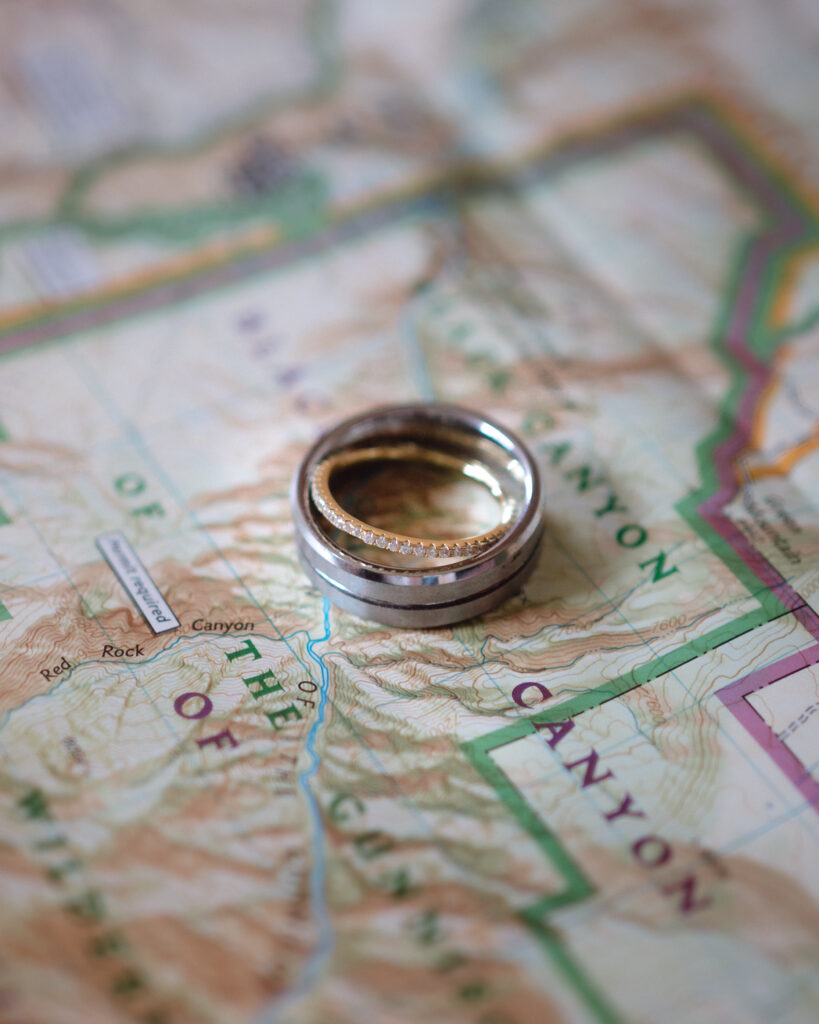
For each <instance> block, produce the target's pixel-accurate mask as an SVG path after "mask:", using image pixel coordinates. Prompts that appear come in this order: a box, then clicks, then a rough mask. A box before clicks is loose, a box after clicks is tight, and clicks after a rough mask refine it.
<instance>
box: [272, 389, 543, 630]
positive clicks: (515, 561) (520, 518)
mask: <svg viewBox="0 0 819 1024" xmlns="http://www.w3.org/2000/svg"><path fill="white" fill-rule="evenodd" d="M373 446H395V447H396V449H399V448H401V446H423V447H424V448H426V449H428V450H432V451H437V452H441V453H443V454H445V455H447V456H452V457H455V458H457V459H461V460H464V462H473V461H475V462H478V463H480V464H481V465H483V466H485V467H487V468H488V470H489V471H490V472H491V473H492V474H493V477H494V478H495V479H498V480H502V482H503V487H504V496H505V498H506V499H508V501H509V503H510V504H511V506H512V507H513V508H514V517H513V518H512V520H511V521H510V522H508V523H506V524H504V529H503V530H502V531H499V532H498V539H497V540H495V541H494V543H491V544H490V545H489V546H488V547H486V548H483V549H481V550H479V551H478V553H477V554H472V555H467V556H465V557H456V558H449V559H444V560H442V559H436V560H435V564H430V565H422V566H421V567H414V568H406V569H404V568H397V567H396V566H394V565H388V564H381V563H380V562H379V561H376V560H374V559H373V560H371V559H370V558H368V557H366V556H365V555H364V554H362V553H361V552H359V551H356V552H355V553H352V552H350V551H349V550H346V549H345V547H343V546H342V544H341V543H340V541H341V540H342V538H343V536H344V532H343V530H340V529H339V526H338V525H336V524H334V523H333V522H331V521H330V520H329V519H328V518H326V517H325V515H324V513H323V512H322V511H321V510H320V509H319V508H318V507H317V505H316V503H315V502H314V500H313V495H311V481H312V480H313V477H314V475H315V473H316V469H317V468H318V467H319V466H320V465H321V464H322V463H324V462H325V461H326V460H328V459H330V458H331V457H333V456H337V455H341V454H344V453H347V452H352V451H354V450H356V449H367V448H372V447H373ZM339 461H340V462H351V461H352V462H354V461H355V459H352V460H351V459H342V460H339ZM540 502H541V489H540V477H539V474H538V471H537V466H536V464H535V461H534V459H533V457H532V455H531V454H530V453H529V451H528V449H527V448H526V446H525V445H524V443H523V442H522V441H521V440H520V439H519V438H518V437H516V436H515V435H514V434H513V433H512V432H511V431H509V430H507V429H506V428H505V427H502V426H501V425H500V424H498V423H495V422H493V421H492V420H491V419H489V418H488V417H486V416H484V415H483V414H481V413H476V412H471V411H470V410H468V409H463V408H460V407H459V406H453V405H441V404H438V403H435V402H430V403H419V404H414V405H398V406H383V407H381V408H378V409H374V410H372V411H371V412H368V413H366V414H364V415H362V416H355V417H353V418H352V419H349V420H345V421H344V422H343V423H341V424H339V425H338V426H337V427H335V428H334V429H333V430H330V431H329V432H328V433H326V434H324V435H323V436H322V437H320V438H319V440H318V441H317V442H316V443H315V444H314V445H313V447H312V448H311V449H310V450H309V451H308V452H307V454H306V455H305V457H304V459H303V460H302V462H301V465H300V466H299V469H298V472H297V473H296V475H295V477H294V479H293V487H292V491H291V505H292V512H293V521H294V524H295V528H296V540H297V547H298V554H299V559H300V560H301V563H302V565H303V567H304V570H305V572H306V573H307V576H308V578H309V579H310V581H311V582H312V583H313V584H314V585H315V586H316V587H317V588H318V590H319V592H320V593H321V594H322V595H323V596H325V597H327V598H328V599H329V600H330V601H331V602H332V603H333V604H335V605H337V606H338V607H340V608H343V609H344V610H345V611H348V612H352V613H353V614H354V615H358V616H360V617H361V618H365V619H372V620H374V621H376V622H382V623H385V624H386V625H390V626H401V627H405V628H430V627H435V626H446V625H451V624H452V623H454V622H460V621H462V620H464V619H468V618H471V617H472V616H475V615H480V614H482V613H483V612H486V611H488V610H489V609H490V608H494V607H495V606H496V605H497V604H499V603H500V602H501V601H502V600H504V599H505V598H506V597H509V596H511V595H512V594H513V593H515V592H516V591H517V590H518V589H519V588H520V587H521V586H522V584H523V583H524V582H525V581H526V579H527V578H528V576H529V574H530V573H531V572H532V570H533V569H534V567H535V563H536V561H537V553H538V549H539V546H540V540H541V537H542V535H543V523H542V516H541V508H540ZM325 511H326V509H325ZM344 525H345V524H343V523H342V524H341V526H342V527H343V526H344ZM347 525H349V524H347ZM347 532H348V533H349V532H350V531H349V529H347ZM442 562H443V563H444V564H441V563H442Z"/></svg>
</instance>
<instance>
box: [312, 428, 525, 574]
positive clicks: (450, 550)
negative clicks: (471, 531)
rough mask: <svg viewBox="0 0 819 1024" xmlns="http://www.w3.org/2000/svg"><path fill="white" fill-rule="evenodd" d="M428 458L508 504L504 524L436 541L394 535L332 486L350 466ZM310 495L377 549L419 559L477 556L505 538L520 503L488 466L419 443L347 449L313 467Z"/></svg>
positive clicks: (327, 513) (343, 528) (339, 523)
mask: <svg viewBox="0 0 819 1024" xmlns="http://www.w3.org/2000/svg"><path fill="white" fill-rule="evenodd" d="M385 460H387V461H390V460H393V461H396V462H398V461H404V462H411V461H416V462H428V463H431V464H432V465H434V466H440V467H442V468H444V469H455V470H457V472H458V473H460V474H461V475H463V476H465V477H469V478H470V479H472V480H477V481H479V482H480V483H482V484H484V485H485V486H486V487H487V488H488V490H489V492H490V493H491V494H492V495H493V497H495V498H498V499H500V501H501V502H502V514H501V518H500V522H499V523H498V525H497V526H495V527H493V528H492V529H491V530H487V531H485V532H483V533H479V534H475V535H472V536H469V537H448V538H446V539H443V540H441V539H439V540H430V539H429V538H421V537H411V536H408V535H407V534H405V533H392V532H391V531H389V530H379V529H378V528H376V527H373V526H372V524H370V523H365V522H364V521H363V520H361V519H358V518H356V517H355V516H353V515H351V514H350V513H349V512H347V511H346V510H345V509H343V508H342V507H341V505H339V503H338V502H337V501H336V499H335V497H334V496H333V493H332V490H331V488H330V480H331V477H332V475H333V473H334V472H335V471H336V470H338V469H345V468H347V467H349V466H354V465H356V464H358V463H363V462H381V461H385ZM310 497H311V498H312V499H313V501H314V503H315V505H316V507H317V508H318V509H319V511H320V512H321V513H322V515H324V517H325V518H326V519H328V520H329V521H330V522H331V523H332V524H333V526H336V527H338V529H339V530H341V531H343V532H344V533H347V534H349V535H350V536H352V537H357V538H358V539H359V540H362V541H363V542H364V543H365V544H367V545H370V546H372V547H377V548H384V549H386V550H387V551H392V552H394V553H396V552H397V553H399V554H402V555H415V556H416V557H419V558H450V557H453V556H454V557H461V556H464V557H465V556H468V555H477V554H479V553H480V552H481V551H485V550H486V548H488V547H491V546H492V544H494V543H495V542H496V541H498V540H500V538H501V537H502V536H503V534H504V533H505V532H506V530H507V529H508V528H509V526H510V525H511V521H512V517H513V516H514V513H515V502H514V501H513V500H512V499H511V498H509V497H507V496H506V495H505V494H504V492H503V486H502V484H501V483H500V481H499V480H498V479H497V478H496V477H495V476H494V475H493V474H492V472H491V470H489V469H488V468H487V467H486V466H484V465H482V464H481V463H479V462H475V461H474V460H471V461H468V462H465V461H464V460H463V459H461V458H456V457H455V456H453V455H449V454H448V453H447V452H440V451H435V450H434V449H430V448H424V447H423V446H421V445H419V444H393V445H385V444H381V445H374V446H373V447H372V448H352V449H350V450H349V451H346V452H337V453H336V454H335V455H331V456H329V457H328V458H326V459H324V460H323V461H322V462H320V463H319V464H318V466H316V468H315V469H314V470H313V475H312V478H311V480H310Z"/></svg>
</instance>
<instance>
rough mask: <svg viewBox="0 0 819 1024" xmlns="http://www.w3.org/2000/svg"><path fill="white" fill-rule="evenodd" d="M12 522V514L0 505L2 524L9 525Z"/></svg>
mask: <svg viewBox="0 0 819 1024" xmlns="http://www.w3.org/2000/svg"><path fill="white" fill-rule="evenodd" d="M11 522H12V519H11V516H10V515H9V514H8V513H7V512H6V510H5V509H4V508H2V507H1V506H0V526H8V525H9V523H11Z"/></svg>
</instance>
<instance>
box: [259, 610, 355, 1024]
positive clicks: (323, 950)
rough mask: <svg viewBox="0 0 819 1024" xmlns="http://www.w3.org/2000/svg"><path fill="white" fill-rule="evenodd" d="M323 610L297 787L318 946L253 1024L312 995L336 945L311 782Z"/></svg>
mask: <svg viewBox="0 0 819 1024" xmlns="http://www.w3.org/2000/svg"><path fill="white" fill-rule="evenodd" d="M322 610H323V619H324V634H323V635H322V636H320V637H316V638H315V639H313V640H308V641H307V655H308V657H309V658H311V659H312V660H313V661H314V662H315V663H316V665H317V666H318V669H319V672H320V678H321V682H320V685H319V704H318V708H317V709H316V713H315V718H314V720H313V724H312V725H311V726H310V732H309V733H308V734H307V743H306V744H305V749H306V751H307V755H308V757H309V759H310V760H309V764H308V765H307V767H306V768H305V769H304V771H303V772H301V773H300V774H299V777H298V784H299V786H300V787H301V790H302V792H303V793H304V799H305V803H306V805H307V809H308V812H309V815H310V833H311V835H310V840H311V845H312V853H313V856H312V867H311V869H310V906H311V909H312V912H313V919H314V921H315V922H316V929H317V932H318V937H317V941H316V946H315V949H314V950H313V952H312V953H311V954H310V957H309V959H308V960H307V963H306V964H305V965H304V967H303V968H302V971H301V974H300V976H299V979H298V981H297V982H296V983H295V985H293V987H292V988H291V989H289V990H288V991H287V992H285V993H284V994H283V995H282V996H280V997H279V998H278V999H276V1000H274V1001H273V1002H272V1003H269V1004H268V1005H267V1006H266V1007H265V1008H264V1009H263V1010H262V1011H261V1012H260V1013H259V1014H258V1015H257V1016H256V1018H255V1019H254V1024H272V1022H273V1021H276V1020H280V1019H281V1016H282V1014H284V1013H285V1011H286V1010H287V1009H288V1008H289V1007H290V1006H292V1004H293V1003H295V1002H296V1001H297V1000H299V999H301V998H302V997H303V996H306V995H308V994H309V993H311V992H312V991H313V990H314V989H315V986H316V983H317V981H318V979H319V977H320V975H321V973H322V971H323V970H324V967H325V965H326V964H327V962H328V960H329V959H330V957H331V956H332V953H333V947H334V945H335V936H334V935H333V928H332V925H331V924H330V915H329V913H328V911H327V898H326V889H325V883H326V859H325V855H324V825H323V822H322V818H321V808H320V807H319V803H318V800H317V799H316V796H315V794H314V793H313V790H312V789H311V787H310V780H311V779H312V778H313V776H314V775H315V774H316V772H317V771H318V768H319V756H318V753H317V752H316V736H317V734H318V731H319V729H320V728H321V726H322V723H323V722H324V713H325V710H326V707H327V696H328V690H329V685H330V674H329V672H328V671H327V666H326V665H325V664H324V661H323V660H322V657H321V655H318V654H315V653H314V648H315V646H316V645H317V644H321V643H324V642H325V641H326V640H328V639H329V638H330V603H329V601H328V600H327V598H326V597H325V598H322Z"/></svg>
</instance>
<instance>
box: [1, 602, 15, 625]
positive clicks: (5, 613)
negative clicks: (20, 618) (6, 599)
mask: <svg viewBox="0 0 819 1024" xmlns="http://www.w3.org/2000/svg"><path fill="white" fill-rule="evenodd" d="M10 618H12V614H11V612H10V611H9V610H8V608H6V606H5V605H4V604H3V602H2V601H0V622H5V621H6V620H7V619H10Z"/></svg>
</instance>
